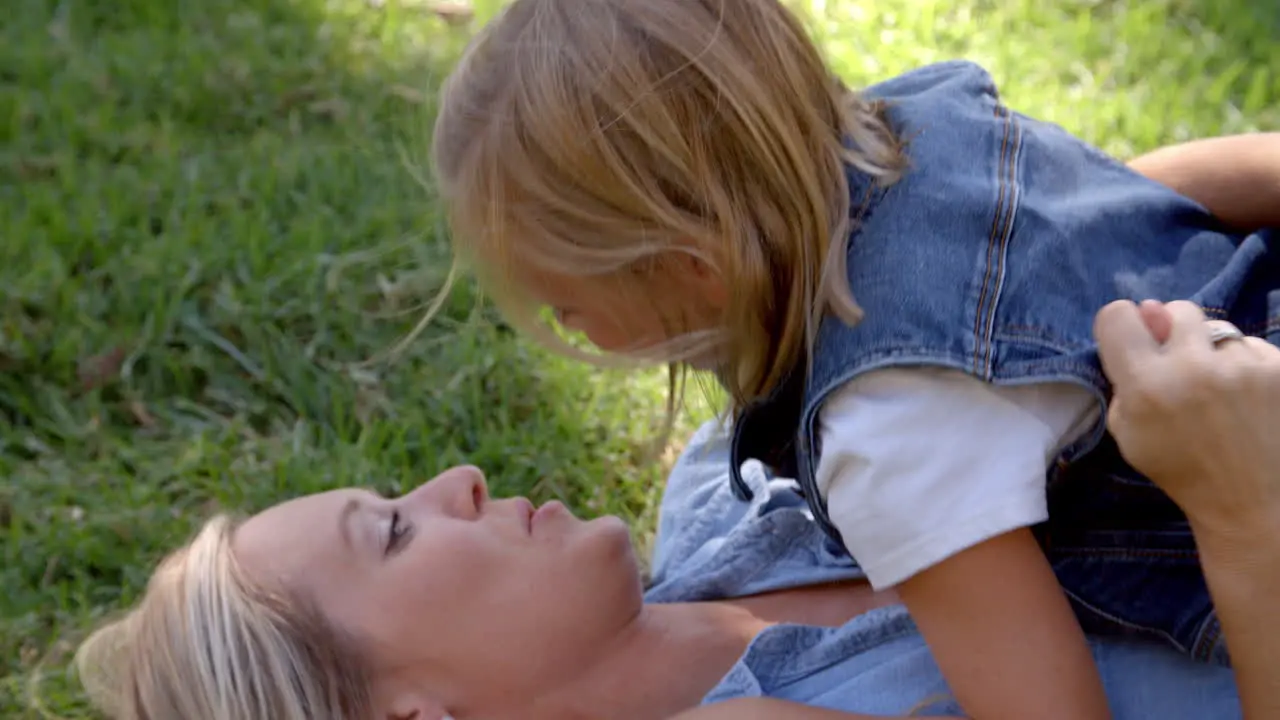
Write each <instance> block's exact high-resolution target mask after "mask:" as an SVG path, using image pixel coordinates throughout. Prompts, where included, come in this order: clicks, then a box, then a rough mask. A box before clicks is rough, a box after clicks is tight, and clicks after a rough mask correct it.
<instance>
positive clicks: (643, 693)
mask: <svg viewBox="0 0 1280 720" xmlns="http://www.w3.org/2000/svg"><path fill="white" fill-rule="evenodd" d="M770 624H772V623H770V622H769V621H767V620H762V619H760V618H759V617H757V616H756V615H755V614H753V613H752V612H750V611H749V610H746V609H743V608H740V607H737V606H735V605H733V604H730V603H719V602H704V603H682V604H670V605H645V606H644V608H643V610H642V611H641V613H640V615H639V616H638V617H637V619H636V621H635V622H634V623H633V624H632V625H631V627H630V628H628V630H627V631H626V632H625V633H623V634H622V635H620V636H619V637H618V638H617V639H616V640H615V641H614V642H613V643H612V644H611V646H610V647H608V648H605V649H603V651H602V654H601V657H600V660H599V661H598V662H596V663H594V664H593V665H592V666H591V667H590V668H589V669H588V670H587V672H585V673H584V674H583V675H582V676H581V677H579V678H578V679H577V680H576V681H575V682H573V683H571V684H570V685H568V686H566V687H564V688H562V689H560V690H557V691H556V692H554V693H551V694H548V695H547V696H545V697H543V698H541V699H540V700H539V701H538V702H537V703H536V705H535V708H533V709H532V710H533V711H532V712H530V713H529V714H528V715H525V717H536V718H544V717H545V718H555V719H556V720H577V719H578V718H600V717H607V718H610V720H662V719H663V718H668V717H671V716H672V715H675V714H676V713H678V712H680V711H682V710H686V709H688V708H691V707H694V706H696V705H698V704H699V703H700V702H701V701H702V698H703V696H705V695H706V694H707V693H708V692H710V691H711V689H712V688H713V687H715V685H716V684H717V683H718V682H719V681H720V679H721V678H723V677H724V675H725V674H726V673H727V672H728V671H729V669H730V668H732V667H733V664H734V663H735V662H736V661H737V660H738V658H739V657H741V655H742V654H743V652H745V651H746V649H747V646H748V645H749V644H750V643H751V640H752V639H753V638H754V637H755V636H756V635H758V634H759V633H760V631H762V630H764V629H765V628H766V627H768V626H769V625H770Z"/></svg>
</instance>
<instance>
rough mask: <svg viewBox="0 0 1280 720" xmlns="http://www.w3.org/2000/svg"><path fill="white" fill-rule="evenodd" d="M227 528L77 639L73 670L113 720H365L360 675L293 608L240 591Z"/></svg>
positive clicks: (366, 692) (245, 587)
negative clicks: (119, 613)
mask: <svg viewBox="0 0 1280 720" xmlns="http://www.w3.org/2000/svg"><path fill="white" fill-rule="evenodd" d="M233 529H234V524H233V522H232V521H231V520H230V519H229V518H227V517H218V518H215V519H214V520H212V521H210V522H209V523H208V524H207V525H206V526H205V527H204V529H203V530H201V531H200V533H199V535H197V536H196V538H195V540H194V541H192V542H191V544H190V545H188V546H187V547H185V548H183V549H182V550H179V551H177V552H175V553H173V554H172V555H170V556H169V557H168V558H166V559H165V560H164V562H163V563H161V565H160V567H159V569H157V570H156V572H155V574H154V575H153V576H152V578H151V582H150V583H149V584H148V586H147V591H146V594H145V595H144V597H143V598H142V600H141V602H139V603H138V605H137V606H136V607H134V608H133V609H132V610H130V611H129V612H128V614H126V615H125V616H124V617H123V618H121V619H119V620H116V621H114V622H112V623H110V624H108V625H106V626H104V627H102V628H101V629H99V630H98V631H96V632H95V633H94V634H93V635H92V636H90V637H89V639H88V640H87V641H85V643H84V644H83V645H81V646H80V649H79V650H78V651H77V653H76V666H77V669H78V671H79V674H80V679H81V682H82V683H83V684H84V686H85V690H86V692H87V693H88V695H89V697H90V700H91V701H92V702H93V703H94V704H95V705H96V706H97V707H98V708H99V709H100V710H101V711H102V712H104V713H105V714H106V715H108V716H109V717H112V718H116V719H117V720H177V719H178V718H181V719H182V720H329V719H333V720H338V719H339V718H341V719H347V718H350V719H352V720H357V719H358V720H368V718H372V717H373V709H372V705H371V701H370V682H369V678H368V676H367V675H366V668H365V666H364V664H363V663H362V662H361V660H360V658H359V654H358V653H357V652H354V649H355V648H354V643H353V642H352V641H351V639H350V638H347V637H345V636H344V635H343V634H342V633H340V632H338V631H337V630H336V629H335V628H333V627H332V626H331V625H330V624H329V623H328V622H327V621H326V620H325V619H324V618H323V616H321V615H320V614H319V613H318V612H317V611H316V610H315V608H314V607H313V606H312V605H310V604H309V603H307V602H306V600H305V598H300V597H295V596H292V595H289V594H287V593H282V592H275V591H268V590H266V589H265V588H263V587H261V586H259V585H257V584H255V583H253V582H251V581H250V580H249V578H247V577H246V576H245V574H244V572H243V571H242V570H241V568H240V566H239V564H238V563H237V562H236V559H235V556H234V554H233V553H232V551H231V535H232V531H233Z"/></svg>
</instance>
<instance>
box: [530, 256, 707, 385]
mask: <svg viewBox="0 0 1280 720" xmlns="http://www.w3.org/2000/svg"><path fill="white" fill-rule="evenodd" d="M690 270H693V268H690V267H683V266H680V265H677V266H676V267H671V264H667V265H666V266H664V269H663V270H661V271H658V270H655V271H650V272H646V273H643V274H641V273H635V272H624V273H622V274H619V275H610V276H600V277H589V278H583V277H552V276H549V275H544V276H541V277H539V278H538V279H537V280H536V281H534V282H532V283H530V291H531V293H532V294H533V295H534V298H535V299H536V300H537V301H539V302H540V303H542V304H544V305H547V306H548V307H550V308H551V309H552V310H553V311H554V312H555V315H556V319H557V320H558V321H559V322H560V324H561V325H563V326H564V327H565V328H567V329H569V330H572V331H575V332H580V333H582V334H583V335H585V336H586V337H587V339H588V340H589V341H591V343H592V344H593V345H595V346H596V347H598V348H600V349H601V350H603V351H605V352H608V353H643V351H645V350H647V349H650V348H653V347H656V346H658V345H660V344H662V343H664V342H666V341H668V340H671V339H673V338H675V337H678V336H680V335H684V334H687V333H691V332H697V331H703V330H712V329H715V328H716V327H719V325H720V324H721V314H722V312H723V310H724V296H725V293H724V292H723V290H722V287H723V285H722V283H721V282H720V281H719V279H718V278H715V277H711V276H709V275H707V274H705V273H702V272H697V271H696V270H693V271H692V272H691V271H690ZM715 361H716V359H715V358H694V359H692V360H691V361H690V364H692V365H695V366H699V367H701V366H708V367H710V366H714V365H715V364H716V362H715Z"/></svg>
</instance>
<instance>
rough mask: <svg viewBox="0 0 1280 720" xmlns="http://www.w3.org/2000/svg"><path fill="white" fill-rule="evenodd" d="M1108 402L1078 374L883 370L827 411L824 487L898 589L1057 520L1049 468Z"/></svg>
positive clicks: (848, 535)
mask: <svg viewBox="0 0 1280 720" xmlns="http://www.w3.org/2000/svg"><path fill="white" fill-rule="evenodd" d="M1099 412H1100V408H1099V403H1098V401H1097V399H1096V398H1095V397H1094V396H1093V394H1092V393H1091V392H1089V391H1088V390H1087V389H1085V388H1083V387H1080V386H1077V385H1070V384H1067V383H1041V384H1034V385H1018V386H997V385H992V384H990V383H986V382H983V381H981V380H979V379H977V378H975V377H973V376H971V375H968V374H965V373H962V372H960V371H956V370H946V369H939V368H909V369H900V368H898V369H888V370H876V371H873V372H869V373H867V374H865V375H862V376H860V377H858V378H855V379H854V380H852V381H851V382H849V383H848V384H847V385H845V386H844V387H842V388H840V389H838V390H836V391H835V392H834V393H832V395H831V396H830V397H829V398H828V399H827V401H826V403H825V404H824V405H823V407H822V409H821V411H820V414H819V416H818V419H819V423H820V425H819V427H820V432H821V438H822V455H821V457H820V459H819V461H818V467H817V469H816V479H817V483H818V489H819V491H820V492H821V494H822V496H823V498H824V499H825V500H826V503H827V509H828V514H829V515H830V517H831V522H832V523H833V524H834V525H835V526H836V528H837V529H839V530H840V533H841V535H842V536H843V538H844V542H845V546H846V547H847V549H848V550H849V553H850V554H852V555H853V557H854V558H855V559H856V560H857V561H858V563H859V564H860V565H861V566H862V569H863V570H864V571H866V573H867V577H868V579H869V580H870V581H871V584H872V585H873V586H875V587H876V588H885V587H890V586H893V585H897V584H898V583H901V582H902V581H904V580H907V579H909V578H910V577H911V576H913V575H915V574H916V573H918V572H920V571H921V570H925V569H927V568H929V567H931V566H933V565H935V564H937V563H939V562H942V561H943V560H946V559H947V558H949V557H951V556H952V555H954V554H956V553H958V552H960V551H962V550H965V549H967V548H970V547H972V546H974V545H977V544H978V543H981V542H983V541H985V540H990V539H991V538H993V537H996V536H997V535H1001V534H1004V533H1006V532H1009V531H1012V530H1016V529H1018V528H1022V527H1027V526H1029V525H1035V524H1036V523H1039V522H1043V521H1044V520H1045V519H1047V518H1048V508H1047V502H1046V498H1045V478H1046V473H1047V469H1048V467H1049V465H1050V463H1052V462H1053V461H1054V459H1055V458H1056V457H1057V455H1058V453H1059V452H1060V451H1061V450H1062V449H1063V448H1064V447H1066V446H1067V445H1068V444H1070V443H1071V442H1072V441H1073V440H1075V439H1076V438H1077V437H1079V436H1080V435H1081V434H1082V433H1083V432H1085V431H1087V430H1088V429H1089V428H1090V427H1091V426H1092V424H1093V422H1094V421H1095V419H1096V418H1097V417H1098V413H1099Z"/></svg>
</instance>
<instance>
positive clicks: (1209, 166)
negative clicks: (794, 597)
mask: <svg viewBox="0 0 1280 720" xmlns="http://www.w3.org/2000/svg"><path fill="white" fill-rule="evenodd" d="M1277 147H1280V142H1278V141H1277V137H1276V136H1256V137H1240V138H1230V139H1222V140H1217V141H1209V142H1208V143H1207V144H1193V145H1189V146H1186V147H1182V148H1174V149H1171V150H1168V151H1164V152H1161V153H1157V154H1154V155H1151V156H1148V157H1145V158H1142V159H1140V160H1138V161H1135V162H1134V163H1133V164H1132V165H1131V166H1125V165H1123V164H1121V163H1119V162H1116V161H1114V160H1112V159H1111V158H1109V157H1106V156H1105V155H1103V154H1102V153H1101V152H1099V151H1097V150H1095V149H1093V148H1091V147H1089V146H1087V145H1086V144H1084V143H1082V142H1080V141H1078V140H1076V139H1074V138H1072V137H1071V136H1069V135H1068V134H1067V133H1065V132H1064V131H1062V130H1061V129H1060V128H1058V127H1056V126H1052V125H1049V124H1045V123H1042V122H1038V121H1035V120H1033V119H1030V118H1027V117H1024V116H1022V115H1020V114H1018V113H1016V112H1013V111H1011V110H1010V109H1009V108H1007V107H1006V106H1005V105H1004V104H1003V103H1002V102H1001V100H1000V98H999V95H998V93H997V91H996V88H995V85H994V83H993V81H992V79H991V77H990V76H989V75H988V74H987V73H986V72H985V71H984V70H983V69H981V68H979V67H977V66H975V65H972V64H969V63H963V62H953V63H944V64H939V65H933V66H929V67H925V68H921V69H918V70H915V71H912V72H909V73H907V74H905V75H902V76H899V77H896V78H893V79H890V80H888V81H885V82H883V83H880V84H878V85H875V86H872V87H870V88H867V89H865V90H863V91H861V92H852V91H850V90H848V89H847V88H846V87H844V85H843V84H842V83H841V82H840V81H839V80H838V79H837V78H836V77H835V76H834V74H833V73H832V71H831V70H830V69H829V68H828V67H827V66H826V65H825V64H824V61H823V59H822V57H821V54H820V52H819V50H818V48H817V47H816V46H815V44H814V43H813V42H812V41H811V39H810V38H809V37H808V35H807V34H806V32H805V30H804V28H803V26H802V24H801V23H800V22H799V21H798V20H797V19H796V17H795V16H793V14H792V13H791V12H789V11H788V10H787V9H786V8H785V7H784V6H783V5H782V4H781V3H780V2H779V0H515V2H514V3H513V4H512V5H510V6H509V7H508V8H507V9H506V10H505V11H504V12H503V13H502V14H501V15H500V16H499V17H498V18H497V19H495V20H494V21H492V22H491V23H490V24H489V25H487V26H486V27H485V28H484V29H483V30H482V32H481V34H480V35H479V37H478V38H477V39H476V40H475V41H474V43H473V44H472V46H471V47H470V48H469V50H468V51H467V53H466V54H465V56H464V58H463V59H462V61H461V63H460V65H459V66H458V68H457V69H456V71H455V72H454V74H453V75H452V76H451V77H450V79H449V80H448V82H447V83H446V86H445V88H444V91H443V102H442V106H441V109H440V114H439V117H438V119H437V123H436V128H435V136H434V162H435V166H436V171H437V174H438V178H439V183H440V189H441V193H442V195H443V198H444V201H445V202H446V204H447V207H448V210H449V213H450V216H451V221H452V224H453V237H454V242H455V246H456V251H457V253H458V257H459V259H460V260H462V261H466V262H468V263H469V264H470V265H472V266H473V267H474V269H475V271H476V272H477V273H478V275H479V277H480V278H481V280H482V281H483V282H484V284H485V285H486V286H487V288H488V289H489V291H490V292H491V294H492V295H493V296H494V298H495V300H496V301H497V302H498V303H499V304H500V306H501V307H502V308H503V309H504V311H505V312H506V314H507V315H508V316H509V317H510V319H511V320H512V321H513V322H514V323H515V324H517V325H518V326H520V327H522V328H523V329H525V330H527V331H529V332H532V333H535V334H537V335H539V336H540V337H542V338H544V339H547V340H548V341H549V342H553V343H557V345H558V346H559V347H561V348H564V349H565V350H566V351H569V352H573V351H572V350H571V349H570V348H568V346H567V345H565V344H564V343H559V341H557V340H556V337H557V336H556V334H555V332H553V329H552V328H550V327H549V326H548V324H546V323H545V322H544V317H545V316H544V315H543V314H542V311H543V310H544V309H546V308H550V309H551V310H552V311H553V312H554V315H555V317H556V319H557V320H558V322H559V324H560V325H562V326H563V327H565V328H568V329H570V330H574V331H580V332H581V333H583V334H585V336H586V337H587V338H588V339H589V340H590V341H591V342H592V343H593V344H594V345H596V346H597V347H599V348H600V349H601V350H602V351H605V352H606V353H608V354H623V355H628V356H632V357H640V358H644V359H649V360H665V361H670V362H672V363H679V364H684V365H688V366H692V367H696V368H702V369H708V370H713V371H715V372H716V374H717V375H718V377H719V379H720V381H721V382H722V384H723V385H724V387H725V388H726V390H727V391H728V393H729V395H730V397H731V399H732V412H733V417H734V422H735V428H734V467H733V468H732V473H733V475H732V478H733V482H734V486H735V489H736V490H737V491H738V492H739V493H740V495H741V496H743V497H745V496H746V495H748V494H749V490H748V489H747V486H746V484H745V483H743V482H742V480H741V477H740V476H739V474H738V469H739V468H740V467H741V464H742V462H744V461H745V460H747V459H748V458H749V457H754V458H757V459H760V460H762V461H764V462H765V463H766V464H767V465H769V466H770V467H771V468H772V469H773V470H774V471H775V472H777V473H779V474H785V475H788V476H791V477H796V478H798V482H799V484H800V486H801V487H802V488H803V490H804V493H805V496H806V499H807V501H808V502H809V504H810V507H811V509H812V512H813V515H814V516H815V518H816V520H817V521H818V522H819V523H821V524H822V525H823V527H824V528H826V529H827V530H828V532H829V534H830V536H831V537H832V539H833V540H834V541H837V542H840V543H842V544H843V545H844V547H845V548H846V549H847V551H848V552H849V554H850V555H851V556H852V557H853V558H854V559H855V560H856V561H857V562H858V564H859V565H860V567H861V568H862V569H863V571H865V573H866V575H867V577H868V579H869V581H870V582H871V583H872V584H873V585H875V586H877V587H882V588H883V587H892V588H895V589H896V590H897V592H898V593H899V595H900V597H901V598H902V600H903V601H904V602H905V603H906V605H907V606H908V608H909V610H910V611H911V614H912V616H913V617H914V618H915V620H916V622H917V624H918V625H919V627H920V629H921V631H922V633H923V634H924V637H925V639H926V640H927V641H928V643H929V645H930V648H931V650H932V652H933V654H934V656H935V658H936V660H937V662H938V664H939V666H940V668H941V669H942V671H943V673H944V674H945V676H946V678H947V680H948V683H949V685H950V686H951V688H952V691H953V692H954V693H955V695H956V697H957V699H958V700H959V702H960V704H961V705H962V706H963V707H964V708H965V710H966V711H967V712H968V714H969V715H970V716H972V717H975V718H978V719H979V720H990V719H991V718H1004V717H1007V718H1027V717H1036V718H1045V719H1051V718H1070V719H1071V720H1079V719H1081V718H1104V717H1107V716H1108V714H1109V713H1108V708H1107V701H1106V697H1105V695H1104V692H1103V688H1102V686H1101V682H1100V680H1099V677H1098V674H1097V671H1096V668H1095V667H1094V665H1093V660H1092V658H1091V656H1090V654H1089V651H1088V649H1087V645H1086V643H1085V640H1084V634H1083V632H1082V627H1083V630H1084V631H1088V632H1093V633H1132V634H1135V635H1142V636H1146V637H1151V638H1156V639H1159V640H1161V641H1163V642H1167V643H1170V644H1172V645H1174V646H1175V647H1178V648H1180V649H1182V650H1184V651H1185V652H1187V653H1189V654H1191V655H1193V656H1194V657H1196V658H1199V659H1201V660H1204V661H1209V662H1217V663H1224V664H1225V663H1228V662H1229V661H1228V657H1227V653H1226V650H1225V648H1224V647H1223V644H1222V641H1221V639H1220V627H1219V624H1218V620H1217V618H1216V616H1215V614H1214V611H1213V607H1212V603H1211V601H1210V598H1209V595H1208V592H1207V590H1206V589H1205V586H1204V582H1203V578H1202V576H1201V574H1200V570H1199V568H1198V563H1197V557H1196V554H1195V547H1194V543H1193V542H1192V537H1191V533H1190V530H1189V529H1188V527H1187V524H1186V521H1185V517H1184V516H1183V515H1182V514H1181V512H1180V511H1179V510H1178V508H1177V507H1176V506H1175V505H1173V503H1172V502H1171V501H1170V500H1169V499H1168V498H1167V497H1165V496H1164V495H1163V494H1162V493H1160V492H1159V491H1158V490H1157V489H1156V488H1155V487H1154V486H1153V485H1151V484H1150V483H1149V482H1148V481H1147V480H1146V479H1144V478H1142V477H1141V476H1140V475H1139V474H1138V473H1136V471H1134V470H1132V469H1131V468H1130V467H1129V466H1128V465H1127V464H1126V463H1125V462H1124V461H1123V459H1122V458H1121V457H1120V455H1119V452H1118V451H1117V450H1116V448H1115V445H1114V443H1113V442H1112V441H1111V439H1110V438H1109V437H1108V436H1107V435H1106V433H1105V428H1104V423H1103V418H1104V415H1105V412H1106V408H1107V401H1108V397H1109V387H1108V384H1107V381H1106V379H1105V378H1104V376H1103V374H1102V372H1101V369H1100V367H1099V364H1098V362H1097V358H1096V354H1095V348H1094V344H1093V341H1092V333H1091V323H1092V320H1093V317H1094V314H1095V312H1096V311H1097V310H1098V309H1099V308H1101V307H1103V306H1104V305H1106V304H1107V303H1108V302H1110V301H1112V300H1115V299H1120V298H1133V299H1146V298H1154V299H1159V300H1173V299H1192V300H1194V301H1196V302H1197V303H1199V304H1200V305H1202V306H1203V307H1204V308H1205V309H1206V312H1207V313H1208V314H1209V316H1210V317H1213V318H1217V319H1222V320H1228V321H1230V322H1232V323H1234V324H1235V325H1236V326H1239V328H1241V329H1243V330H1244V331H1245V332H1248V333H1251V334H1261V335H1264V336H1266V337H1268V338H1269V339H1271V340H1272V341H1273V342H1275V341H1276V340H1277V338H1278V337H1280V252H1277V249H1276V239H1275V235H1274V234H1273V233H1272V232H1271V231H1269V230H1264V231H1258V232H1254V233H1252V234H1250V232H1249V230H1250V229H1251V227H1253V226H1260V225H1263V224H1280V218H1277V217H1275V214H1276V213H1277V212H1280V211H1277V210H1275V208H1276V207H1277V206H1278V204H1277V203H1276V202H1275V201H1276V199H1277V198H1278V197H1280V186H1278V184H1277V183H1278V178H1280V172H1277V170H1276V168H1277V167H1280V165H1278V164H1277V159H1278V158H1280V150H1277ZM1268 190H1270V191H1271V192H1270V194H1268V193H1267V191H1268ZM1192 197H1196V198H1199V199H1200V201H1202V202H1203V203H1204V204H1201V202H1197V200H1193V199H1192ZM1210 209H1212V210H1214V211H1216V212H1217V213H1218V216H1215V215H1213V214H1211V212H1210ZM1226 222H1232V223H1234V225H1235V227H1229V226H1228V225H1227V224H1225V223H1226ZM1208 331H1209V330H1208V329H1207V330H1206V332H1208Z"/></svg>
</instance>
